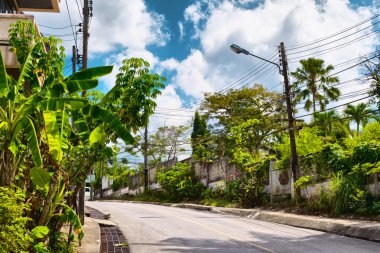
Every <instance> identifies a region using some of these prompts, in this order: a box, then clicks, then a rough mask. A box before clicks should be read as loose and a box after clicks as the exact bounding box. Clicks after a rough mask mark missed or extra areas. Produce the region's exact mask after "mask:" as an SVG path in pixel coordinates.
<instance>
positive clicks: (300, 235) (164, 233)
mask: <svg viewBox="0 0 380 253" xmlns="http://www.w3.org/2000/svg"><path fill="white" fill-rule="evenodd" d="M86 205H87V206H89V207H92V208H96V209H98V210H99V211H101V212H103V213H106V214H108V213H109V214H111V220H112V221H113V222H115V223H116V224H117V225H118V226H119V228H120V230H121V231H122V232H123V234H124V235H125V237H126V238H127V240H128V244H129V246H130V249H131V252H132V253H144V252H149V253H155V252H218V253H222V252H233V253H239V252H260V253H261V252H272V253H273V252H284V253H285V252H289V253H297V252H299V253H314V252H316V253H317V252H318V253H320V252H323V253H329V252H337V253H354V252H355V253H366V252H376V253H379V252H380V243H375V242H370V241H365V240H360V239H355V238H349V237H343V236H339V235H333V234H327V233H323V232H320V231H314V230H309V229H302V228H296V227H291V226H286V225H280V224H275V223H270V222H264V221H258V220H252V219H245V218H240V217H236V216H232V215H231V216H229V215H222V214H215V213H209V212H204V211H196V210H191V209H182V208H175V207H167V206H159V205H150V204H139V203H121V202H87V203H86Z"/></svg>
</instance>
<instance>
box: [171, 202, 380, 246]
mask: <svg viewBox="0 0 380 253" xmlns="http://www.w3.org/2000/svg"><path fill="white" fill-rule="evenodd" d="M171 206H173V207H180V208H191V209H196V210H204V211H210V212H215V213H222V214H229V215H236V216H240V217H244V218H249V219H256V220H261V221H268V222H274V223H279V224H284V225H289V226H294V227H301V228H308V229H314V230H319V231H324V232H328V233H332V234H338V235H344V236H349V237H355V238H360V239H365V240H369V241H375V242H380V223H379V222H374V221H361V220H343V219H332V218H322V217H318V216H311V215H299V214H290V213H285V212H281V211H276V212H272V211H264V210H259V209H240V208H225V207H210V206H202V205H196V204H172V205H171Z"/></svg>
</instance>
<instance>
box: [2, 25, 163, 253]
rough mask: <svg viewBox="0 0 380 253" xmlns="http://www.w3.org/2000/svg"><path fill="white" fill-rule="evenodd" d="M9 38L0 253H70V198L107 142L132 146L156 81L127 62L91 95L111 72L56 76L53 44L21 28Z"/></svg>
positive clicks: (106, 152)
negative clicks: (14, 66) (106, 87)
mask: <svg viewBox="0 0 380 253" xmlns="http://www.w3.org/2000/svg"><path fill="white" fill-rule="evenodd" d="M9 36H10V38H9V42H10V45H11V51H12V52H14V53H15V54H16V56H17V59H18V61H19V63H20V64H21V67H20V70H19V74H18V76H10V75H8V74H7V72H6V68H5V65H4V61H3V58H2V56H1V55H0V156H1V158H0V252H38V253H46V252H73V251H74V248H73V241H78V240H79V241H80V240H81V239H82V238H83V236H84V233H83V230H82V224H81V219H80V218H81V217H79V216H78V215H77V213H78V206H77V195H78V192H79V191H80V190H81V189H83V185H84V182H85V179H86V178H87V176H88V175H89V173H90V172H91V171H92V170H93V168H94V165H95V164H97V163H98V162H100V161H104V160H106V159H110V158H112V157H114V155H115V153H116V151H115V149H114V148H112V147H110V143H118V142H124V143H126V144H129V145H134V143H135V139H134V138H133V136H132V134H131V132H136V131H137V129H138V128H139V127H141V126H143V125H146V124H147V120H148V118H149V115H151V114H152V113H153V110H154V107H155V103H154V101H153V99H154V98H155V97H156V96H157V95H159V94H160V89H161V88H162V87H163V84H162V83H161V82H162V81H163V80H164V79H163V78H161V77H160V76H159V75H156V74H153V73H151V72H150V71H149V70H148V67H149V64H148V63H147V62H145V61H144V60H142V59H134V58H133V59H128V60H125V61H124V62H123V66H122V67H121V68H120V70H119V71H120V73H119V74H118V78H117V83H116V85H115V87H114V88H113V89H112V90H111V91H109V92H108V93H107V94H105V95H103V94H101V93H100V92H98V91H95V90H92V89H94V88H96V87H97V85H98V78H100V77H102V76H104V75H107V74H109V73H111V71H112V69H113V68H112V66H101V67H95V68H89V69H86V70H82V71H79V72H77V73H74V74H72V75H70V76H63V68H64V60H65V54H64V48H63V47H61V46H60V40H59V39H56V38H54V37H49V38H47V37H41V36H40V35H39V34H38V33H37V31H36V30H35V28H34V25H33V24H32V23H30V22H23V21H18V22H17V23H14V24H13V25H11V29H10V31H9ZM86 90H89V92H87V94H86V96H83V95H84V94H83V93H82V92H83V91H86ZM81 93H82V94H81ZM137 97H138V100H132V99H131V98H137ZM111 101H112V103H111ZM120 184H122V182H120Z"/></svg>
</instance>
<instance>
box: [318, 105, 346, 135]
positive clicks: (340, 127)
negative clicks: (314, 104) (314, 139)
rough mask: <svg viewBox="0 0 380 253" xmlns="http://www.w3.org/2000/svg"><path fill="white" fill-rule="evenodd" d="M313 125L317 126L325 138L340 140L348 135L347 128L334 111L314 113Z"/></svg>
mask: <svg viewBox="0 0 380 253" xmlns="http://www.w3.org/2000/svg"><path fill="white" fill-rule="evenodd" d="M313 125H315V126H317V127H318V128H319V129H320V130H321V133H322V134H323V135H324V136H325V137H327V136H335V137H336V138H337V139H340V138H342V137H345V136H347V135H348V134H349V130H348V127H347V126H346V124H345V123H344V121H343V119H341V117H340V116H339V114H337V112H336V111H335V110H331V111H327V112H320V113H318V112H317V113H315V114H314V121H313Z"/></svg>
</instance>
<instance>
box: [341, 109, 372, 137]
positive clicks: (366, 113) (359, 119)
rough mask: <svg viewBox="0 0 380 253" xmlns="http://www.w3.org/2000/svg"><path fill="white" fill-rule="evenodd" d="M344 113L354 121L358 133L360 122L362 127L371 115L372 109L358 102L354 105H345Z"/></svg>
mask: <svg viewBox="0 0 380 253" xmlns="http://www.w3.org/2000/svg"><path fill="white" fill-rule="evenodd" d="M344 113H345V114H346V115H347V116H348V117H351V118H352V119H351V121H355V123H356V132H357V133H358V134H359V129H360V124H361V125H362V127H363V128H364V127H365V126H366V125H367V123H368V120H369V119H370V118H371V117H372V113H373V111H372V110H371V109H370V108H369V106H368V104H366V103H359V104H357V105H356V106H355V105H347V107H346V109H345V110H344Z"/></svg>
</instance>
